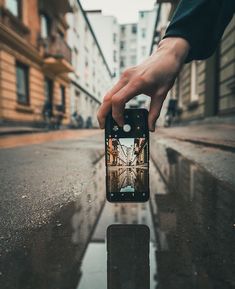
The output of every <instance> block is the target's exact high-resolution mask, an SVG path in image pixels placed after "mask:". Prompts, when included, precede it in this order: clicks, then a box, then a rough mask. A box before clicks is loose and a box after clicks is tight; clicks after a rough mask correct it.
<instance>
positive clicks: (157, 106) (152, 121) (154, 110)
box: [148, 94, 166, 132]
mask: <svg viewBox="0 0 235 289" xmlns="http://www.w3.org/2000/svg"><path fill="white" fill-rule="evenodd" d="M165 98H166V94H164V95H161V96H155V97H152V99H151V103H150V108H149V116H148V126H149V130H150V131H152V132H154V131H155V126H156V121H157V119H158V117H159V115H160V112H161V109H162V105H163V102H164V100H165Z"/></svg>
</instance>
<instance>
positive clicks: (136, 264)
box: [107, 225, 150, 289]
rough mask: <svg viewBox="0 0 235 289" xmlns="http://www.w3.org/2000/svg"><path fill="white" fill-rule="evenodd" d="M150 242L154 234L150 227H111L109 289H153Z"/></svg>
mask: <svg viewBox="0 0 235 289" xmlns="http://www.w3.org/2000/svg"><path fill="white" fill-rule="evenodd" d="M149 239H150V232H149V228H148V226H146V225H111V226H109V227H108V229H107V254H108V258H107V284H108V289H120V288H131V289H143V288H144V289H149V287H150V267H149Z"/></svg>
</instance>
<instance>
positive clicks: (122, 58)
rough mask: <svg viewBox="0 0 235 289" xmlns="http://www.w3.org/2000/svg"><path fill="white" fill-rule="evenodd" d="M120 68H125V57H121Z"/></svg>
mask: <svg viewBox="0 0 235 289" xmlns="http://www.w3.org/2000/svg"><path fill="white" fill-rule="evenodd" d="M120 67H121V68H123V67H125V59H124V57H121V61H120Z"/></svg>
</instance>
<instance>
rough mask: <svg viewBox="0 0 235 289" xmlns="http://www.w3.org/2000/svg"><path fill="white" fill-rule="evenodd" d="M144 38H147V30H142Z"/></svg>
mask: <svg viewBox="0 0 235 289" xmlns="http://www.w3.org/2000/svg"><path fill="white" fill-rule="evenodd" d="M142 37H143V38H145V37H146V29H145V28H142Z"/></svg>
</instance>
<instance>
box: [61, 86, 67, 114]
mask: <svg viewBox="0 0 235 289" xmlns="http://www.w3.org/2000/svg"><path fill="white" fill-rule="evenodd" d="M60 95H61V107H62V111H63V112H64V113H65V111H66V98H65V97H66V94H65V87H64V86H63V85H61V86H60Z"/></svg>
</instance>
